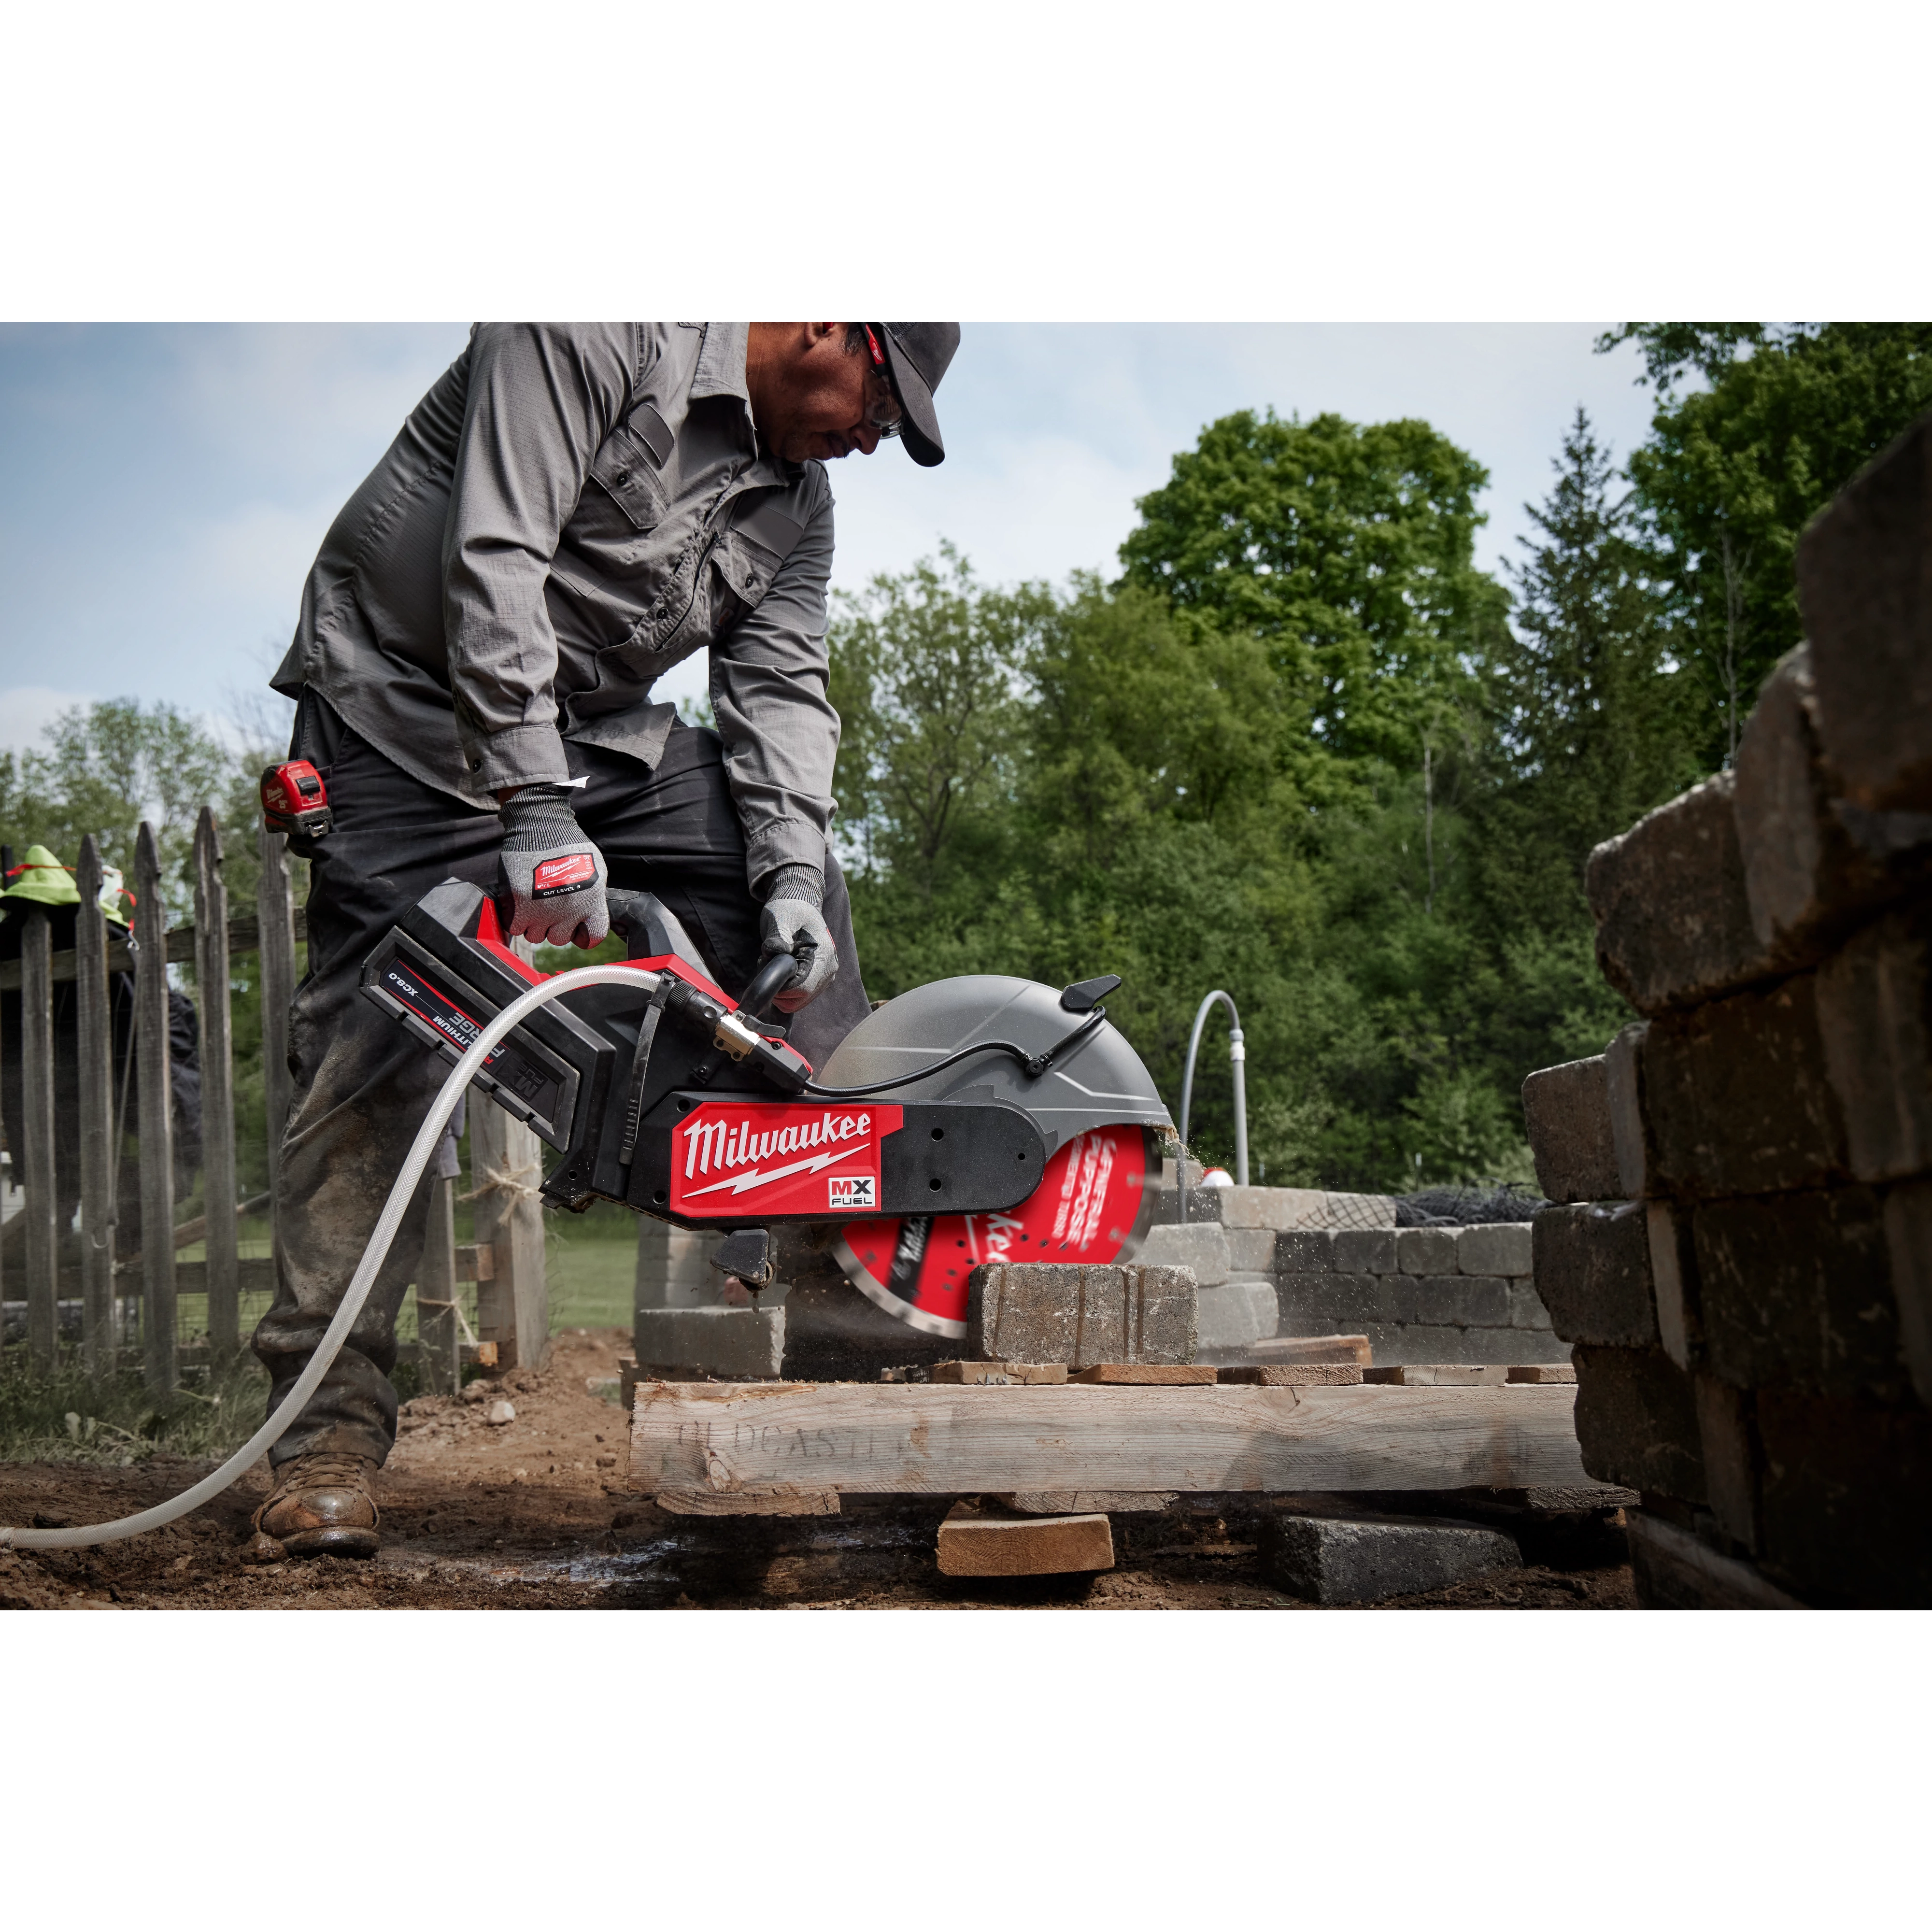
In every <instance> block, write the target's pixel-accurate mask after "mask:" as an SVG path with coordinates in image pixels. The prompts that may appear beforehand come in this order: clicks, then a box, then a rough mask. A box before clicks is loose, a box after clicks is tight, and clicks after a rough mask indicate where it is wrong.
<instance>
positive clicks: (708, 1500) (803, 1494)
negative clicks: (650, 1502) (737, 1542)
mask: <svg viewBox="0 0 1932 1932" xmlns="http://www.w3.org/2000/svg"><path fill="white" fill-rule="evenodd" d="M656 1502H657V1506H658V1508H659V1509H661V1510H667V1511H669V1512H670V1514H672V1515H673V1516H836V1515H837V1514H838V1491H837V1490H805V1489H760V1490H736V1491H733V1492H732V1493H730V1494H728V1495H723V1496H721V1495H719V1494H718V1492H717V1491H715V1490H658V1493H657V1496H656Z"/></svg>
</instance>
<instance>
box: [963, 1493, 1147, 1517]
mask: <svg viewBox="0 0 1932 1932" xmlns="http://www.w3.org/2000/svg"><path fill="white" fill-rule="evenodd" d="M1177 1494H1178V1492H1176V1491H1175V1490H1009V1491H1008V1492H1007V1493H1006V1494H1005V1495H1004V1496H995V1497H993V1498H992V1501H993V1502H996V1503H1002V1504H1004V1505H1005V1506H1006V1507H1007V1508H1008V1509H1016V1510H1019V1511H1021V1512H1022V1514H1025V1515H1028V1516H1088V1515H1091V1514H1092V1513H1093V1512H1094V1511H1096V1510H1099V1511H1103V1512H1104V1513H1105V1514H1107V1515H1109V1516H1147V1515H1158V1514H1160V1511H1163V1510H1164V1509H1166V1508H1167V1506H1168V1505H1169V1503H1171V1502H1174V1501H1175V1497H1176V1496H1177Z"/></svg>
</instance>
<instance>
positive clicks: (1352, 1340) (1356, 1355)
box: [1248, 1335, 1375, 1368]
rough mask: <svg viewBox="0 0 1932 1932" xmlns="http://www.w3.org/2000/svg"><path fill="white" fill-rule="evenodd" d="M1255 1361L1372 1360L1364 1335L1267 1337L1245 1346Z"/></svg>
mask: <svg viewBox="0 0 1932 1932" xmlns="http://www.w3.org/2000/svg"><path fill="white" fill-rule="evenodd" d="M1248 1353H1249V1354H1250V1355H1252V1356H1253V1358H1254V1359H1255V1360H1256V1361H1258V1362H1268V1363H1274V1362H1359V1363H1361V1365H1362V1367H1364V1368H1367V1367H1368V1365H1369V1364H1370V1363H1371V1362H1372V1361H1374V1360H1375V1351H1374V1349H1372V1348H1371V1347H1370V1346H1369V1338H1368V1337H1367V1336H1366V1335H1271V1336H1269V1337H1267V1338H1266V1339H1265V1340H1262V1341H1259V1342H1252V1343H1250V1344H1249V1345H1248Z"/></svg>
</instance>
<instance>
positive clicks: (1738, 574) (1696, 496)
mask: <svg viewBox="0 0 1932 1932" xmlns="http://www.w3.org/2000/svg"><path fill="white" fill-rule="evenodd" d="M1624 341H1633V342H1634V343H1635V344H1637V347H1638V348H1639V350H1640V352H1641V353H1642V354H1643V356H1644V359H1645V368H1646V374H1645V376H1644V377H1643V379H1642V380H1646V381H1647V382H1649V383H1650V384H1651V385H1652V387H1653V388H1654V389H1655V391H1656V392H1657V395H1658V407H1657V411H1656V414H1655V418H1654V419H1653V421H1652V427H1651V434H1650V436H1649V439H1648V440H1647V441H1646V443H1644V444H1643V446H1641V447H1640V449H1637V451H1636V452H1634V454H1633V455H1632V457H1631V465H1630V471H1631V480H1632V481H1633V483H1634V484H1635V486H1636V500H1637V505H1638V507H1639V508H1640V510H1641V511H1642V513H1643V518H1644V522H1645V525H1646V532H1647V534H1648V537H1649V541H1650V542H1651V544H1652V546H1653V547H1654V548H1655V551H1656V554H1657V562H1656V565H1655V568H1656V569H1657V571H1658V574H1659V575H1660V576H1661V577H1663V578H1664V580H1666V581H1667V583H1668V584H1669V586H1670V598H1671V607H1672V610H1673V616H1674V617H1675V618H1676V621H1677V622H1678V624H1679V627H1680V628H1681V631H1682V638H1683V649H1684V653H1685V664H1686V667H1687V668H1688V670H1689V671H1690V673H1691V676H1690V677H1689V678H1688V679H1686V680H1685V685H1684V693H1683V695H1684V701H1685V719H1686V722H1687V725H1688V728H1689V730H1690V731H1691V742H1692V743H1693V745H1694V747H1695V748H1696V751H1697V755H1698V757H1699V758H1700V761H1701V762H1702V763H1703V766H1704V767H1705V769H1707V770H1709V769H1716V768H1717V767H1718V766H1721V765H1723V764H1725V763H1728V762H1729V761H1730V758H1731V757H1732V755H1733V754H1734V753H1735V751H1736V748H1737V739H1738V733H1739V730H1740V729H1741V728H1742V724H1743V720H1744V718H1745V715H1747V714H1748V712H1749V711H1750V709H1751V705H1752V703H1753V702H1754V700H1755V699H1756V697H1757V691H1758V688H1759V686H1760V684H1761V683H1762V682H1763V680H1764V679H1765V677H1766V676H1767V675H1768V674H1769V671H1770V670H1771V668H1772V666H1773V665H1774V664H1775V663H1776V662H1777V661H1778V658H1780V657H1781V656H1782V655H1784V652H1786V651H1787V650H1789V649H1790V648H1791V647H1792V646H1793V645H1794V644H1796V643H1798V642H1799V638H1800V635H1801V627H1800V622H1799V614H1798V604H1797V596H1796V580H1795V573H1794V570H1793V556H1794V553H1795V551H1796V547H1797V543H1798V538H1799V535H1800V533H1801V532H1802V530H1803V529H1804V527H1805V524H1806V523H1808V521H1809V520H1811V517H1813V516H1814V515H1815V514H1817V511H1819V510H1820V509H1822V508H1823V507H1824V505H1826V503H1827V502H1829V501H1830V500H1831V499H1832V496H1833V495H1834V494H1835V493H1836V492H1837V491H1838V490H1839V489H1841V488H1842V487H1843V485H1844V484H1846V483H1847V482H1848V481H1850V479H1851V478H1852V476H1853V475H1855V474H1856V473H1857V472H1858V470H1859V469H1861V468H1862V467H1863V466H1864V465H1865V464H1866V463H1868V462H1870V460H1871V459H1872V458H1873V457H1874V456H1876V455H1877V454H1878V453H1879V451H1880V450H1882V449H1884V448H1885V446H1886V444H1888V443H1890V442H1891V440H1892V439H1893V437H1895V436H1897V434H1899V433H1900V431H1902V430H1903V429H1904V428H1905V427H1906V425H1908V424H1909V423H1910V422H1912V420H1913V419H1914V418H1915V417H1916V416H1918V415H1919V414H1920V413H1921V412H1922V411H1923V410H1924V409H1925V408H1926V407H1927V405H1928V404H1932V323H1799V324H1796V325H1793V326H1790V327H1788V328H1775V327H1772V326H1768V325H1766V324H1762V323H1631V324H1628V325H1626V326H1625V327H1624V328H1623V329H1619V330H1618V331H1616V332H1613V334H1611V335H1607V336H1606V337H1604V338H1603V340H1602V341H1601V342H1600V343H1599V344H1598V347H1599V349H1605V350H1607V349H1609V348H1611V347H1615V346H1616V344H1618V343H1620V342H1624ZM1694 379H1695V380H1697V382H1698V383H1701V384H1702V386H1691V385H1692V383H1693V380H1694Z"/></svg>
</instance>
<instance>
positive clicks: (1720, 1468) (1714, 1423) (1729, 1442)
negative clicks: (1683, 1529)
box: [1691, 1375, 1759, 1550]
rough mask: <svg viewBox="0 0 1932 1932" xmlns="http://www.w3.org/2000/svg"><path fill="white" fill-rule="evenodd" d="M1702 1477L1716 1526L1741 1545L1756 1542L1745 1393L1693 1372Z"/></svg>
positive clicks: (1753, 1453)
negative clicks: (1701, 1446)
mask: <svg viewBox="0 0 1932 1932" xmlns="http://www.w3.org/2000/svg"><path fill="white" fill-rule="evenodd" d="M1691 1386H1692V1388H1693V1391H1694V1394H1695V1395H1696V1398H1697V1436H1698V1440H1699V1441H1700V1442H1701V1443H1702V1444H1703V1450H1704V1482H1705V1486H1706V1488H1707V1489H1708V1490H1709V1492H1710V1497H1711V1514H1712V1515H1713V1516H1715V1517H1716V1518H1717V1520H1718V1528H1719V1529H1721V1530H1722V1531H1723V1532H1724V1534H1725V1535H1727V1536H1728V1537H1729V1538H1730V1539H1731V1541H1733V1543H1738V1544H1742V1545H1743V1546H1744V1547H1745V1549H1747V1550H1757V1548H1758V1547H1759V1518H1758V1455H1757V1430H1756V1428H1755V1427H1754V1419H1753V1403H1752V1400H1751V1397H1750V1396H1749V1395H1748V1394H1746V1393H1745V1391H1743V1390H1742V1389H1735V1388H1731V1387H1730V1385H1728V1384H1727V1383H1724V1382H1719V1381H1718V1379H1716V1378H1715V1376H1705V1375H1699V1376H1692V1377H1691Z"/></svg>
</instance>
